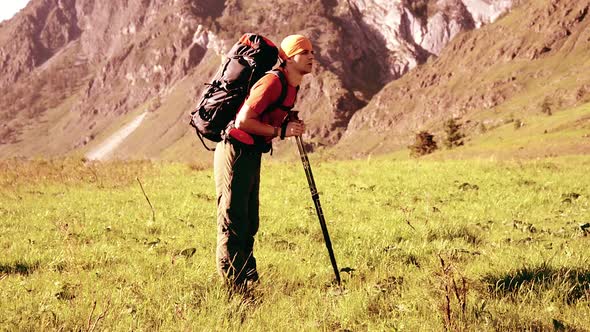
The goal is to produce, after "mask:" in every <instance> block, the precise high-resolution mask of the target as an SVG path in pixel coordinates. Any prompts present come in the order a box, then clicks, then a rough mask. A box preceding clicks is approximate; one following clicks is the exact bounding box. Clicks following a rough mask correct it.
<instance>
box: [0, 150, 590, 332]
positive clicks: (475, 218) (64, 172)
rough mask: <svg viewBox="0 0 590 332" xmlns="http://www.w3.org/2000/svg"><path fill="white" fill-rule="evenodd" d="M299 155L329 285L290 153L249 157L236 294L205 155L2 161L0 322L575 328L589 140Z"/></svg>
mask: <svg viewBox="0 0 590 332" xmlns="http://www.w3.org/2000/svg"><path fill="white" fill-rule="evenodd" d="M310 160H311V164H312V168H313V171H314V175H315V179H316V183H317V187H318V189H319V191H320V197H321V203H322V207H323V209H324V214H325V216H326V220H327V223H328V228H329V230H330V235H331V237H332V243H333V246H334V250H335V254H336V259H337V261H338V264H339V267H340V268H341V269H342V272H341V274H342V279H343V284H342V286H341V287H338V286H336V285H334V284H333V283H332V281H333V279H334V276H333V271H332V268H331V266H330V262H329V259H328V255H327V251H326V248H325V245H324V243H323V238H322V234H321V230H320V227H319V223H318V220H317V216H316V214H315V210H314V209H313V203H312V200H311V198H310V194H309V188H308V187H307V182H306V180H305V175H304V172H303V168H302V166H301V164H300V162H297V161H293V162H284V161H282V162H277V161H273V160H272V158H268V157H265V160H264V161H263V170H262V173H263V175H262V178H263V179H262V188H261V227H260V231H259V233H258V235H257V238H256V241H257V242H256V245H255V253H256V257H257V259H258V264H259V272H260V274H261V283H260V284H259V285H258V286H257V287H256V288H255V289H254V290H252V292H251V293H250V294H249V295H247V296H240V295H235V296H228V295H227V293H226V291H225V290H224V287H223V285H222V283H221V282H220V280H219V278H218V277H217V275H216V271H215V236H216V226H215V193H214V184H213V179H212V170H211V169H209V168H205V167H203V166H199V165H197V164H192V165H191V164H176V163H157V162H109V163H84V162H82V161H80V160H76V159H65V160H36V161H22V160H7V161H0V234H1V237H0V250H1V252H2V254H1V255H0V330H6V331H48V330H49V331H51V330H59V331H70V330H81V331H99V330H100V331H103V330H108V331H129V330H136V331H157V330H162V331H226V330H229V331H238V330H239V331H269V330H272V331H301V330H304V331H307V330H323V331H444V330H445V329H446V330H452V331H523V330H525V331H526V330H529V331H554V330H559V331H561V330H567V331H587V330H588V326H590V325H588V322H590V255H589V254H588V250H587V249H588V246H589V245H590V224H588V223H590V189H589V188H590V176H588V171H589V170H590V157H588V156H570V157H558V158H543V159H536V160H514V161H501V160H500V161H498V160H455V161H437V160H420V159H418V160H404V159H399V158H397V159H395V158H394V157H392V156H389V157H379V158H375V157H373V158H371V159H367V160H356V161H330V160H322V159H321V158H319V157H317V156H314V155H311V156H310ZM138 179H139V180H138ZM140 183H141V186H140ZM141 187H143V190H144V191H145V196H144V192H143V191H142V188H141ZM146 196H147V197H148V198H149V201H150V203H151V204H152V205H153V212H152V209H151V208H150V205H149V204H148V201H147V200H146Z"/></svg>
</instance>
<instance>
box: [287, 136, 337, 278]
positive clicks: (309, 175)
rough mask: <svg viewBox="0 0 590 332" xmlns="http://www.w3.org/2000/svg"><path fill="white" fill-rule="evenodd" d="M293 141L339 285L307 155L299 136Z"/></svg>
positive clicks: (328, 235) (318, 195) (330, 243)
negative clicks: (295, 143) (295, 142)
mask: <svg viewBox="0 0 590 332" xmlns="http://www.w3.org/2000/svg"><path fill="white" fill-rule="evenodd" d="M295 139H296V140H297V148H299V155H300V156H301V162H302V163H303V168H304V169H305V175H306V176H307V183H309V190H310V191H311V198H312V199H313V203H314V205H315V211H316V212H317V214H318V218H319V219H320V226H321V227H322V233H323V234H324V241H325V242H326V248H328V254H329V255H330V262H332V267H333V268H334V274H335V275H336V282H338V285H340V272H339V271H338V265H336V257H334V250H332V241H330V234H328V227H326V220H325V219H324V212H322V206H321V205H320V194H319V193H318V190H317V188H316V186H315V181H314V179H313V173H311V166H310V165H309V159H308V158H307V153H306V152H305V149H304V148H303V141H302V140H301V136H296V137H295Z"/></svg>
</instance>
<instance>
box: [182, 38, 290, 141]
mask: <svg viewBox="0 0 590 332" xmlns="http://www.w3.org/2000/svg"><path fill="white" fill-rule="evenodd" d="M278 54H279V51H278V49H277V47H276V46H275V45H274V44H273V43H272V42H271V41H270V40H268V39H266V38H264V37H263V36H261V35H256V34H251V33H247V34H244V35H243V36H242V37H241V38H240V40H239V41H238V42H237V43H236V44H235V45H234V46H233V47H232V49H231V50H230V51H229V53H228V54H227V60H226V61H225V62H224V63H223V64H222V65H221V67H220V68H219V71H218V72H217V74H216V75H215V77H214V78H213V81H212V82H211V83H205V84H206V85H208V87H207V88H205V91H203V94H202V96H201V100H200V101H199V103H198V104H197V107H196V108H195V109H194V110H193V111H192V112H191V117H190V125H191V126H193V127H194V128H195V129H196V132H197V136H198V137H199V139H200V140H201V142H202V143H203V145H204V146H205V148H206V149H207V150H209V151H213V150H214V149H212V148H209V147H208V146H207V145H206V144H205V141H203V137H204V138H206V139H208V140H211V141H213V142H220V141H221V140H222V139H223V135H224V131H225V129H226V128H227V127H228V124H229V123H230V122H231V121H232V120H234V118H235V116H236V114H237V112H238V111H239V107H240V106H241V105H242V103H243V102H244V100H245V99H246V96H247V95H248V92H249V90H250V88H251V87H252V86H253V85H254V83H256V81H258V80H259V79H260V78H262V76H264V75H265V73H266V72H267V71H269V70H270V69H271V68H272V67H273V66H274V65H275V64H276V63H277V60H278ZM273 73H274V74H275V75H277V76H279V78H280V79H281V82H284V81H285V78H284V75H282V72H278V71H273ZM284 87H285V84H284V83H283V90H286V89H285V88H284ZM285 92H286V91H283V93H282V94H281V98H279V101H278V102H277V103H278V104H279V105H280V104H281V103H282V101H283V99H284V98H285V97H284V95H285Z"/></svg>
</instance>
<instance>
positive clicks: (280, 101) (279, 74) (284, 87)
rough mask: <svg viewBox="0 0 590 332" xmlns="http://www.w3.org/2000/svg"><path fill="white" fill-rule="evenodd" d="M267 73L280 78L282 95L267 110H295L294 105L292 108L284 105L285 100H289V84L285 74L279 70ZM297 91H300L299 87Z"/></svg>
mask: <svg viewBox="0 0 590 332" xmlns="http://www.w3.org/2000/svg"><path fill="white" fill-rule="evenodd" d="M266 73H267V74H273V75H275V76H276V77H278V78H279V81H281V94H280V96H279V99H277V101H276V102H274V103H272V104H271V105H270V106H269V107H268V108H267V109H266V110H270V109H275V108H280V109H282V110H284V111H287V112H288V111H290V110H291V109H293V106H294V105H293V106H291V107H289V106H284V105H283V102H284V101H285V98H287V90H288V89H287V84H288V83H287V77H285V73H283V71H281V70H278V69H273V70H271V71H268V72H266ZM297 91H299V87H297ZM266 110H265V111H266Z"/></svg>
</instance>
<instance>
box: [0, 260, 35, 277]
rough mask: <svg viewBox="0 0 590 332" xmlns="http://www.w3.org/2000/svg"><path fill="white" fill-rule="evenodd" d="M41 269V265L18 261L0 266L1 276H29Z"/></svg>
mask: <svg viewBox="0 0 590 332" xmlns="http://www.w3.org/2000/svg"><path fill="white" fill-rule="evenodd" d="M38 268H39V263H38V262H35V263H27V262H21V261H16V262H13V263H9V264H0V274H4V273H6V274H20V275H24V276H27V275H29V274H31V273H33V272H34V271H35V270H37V269H38Z"/></svg>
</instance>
